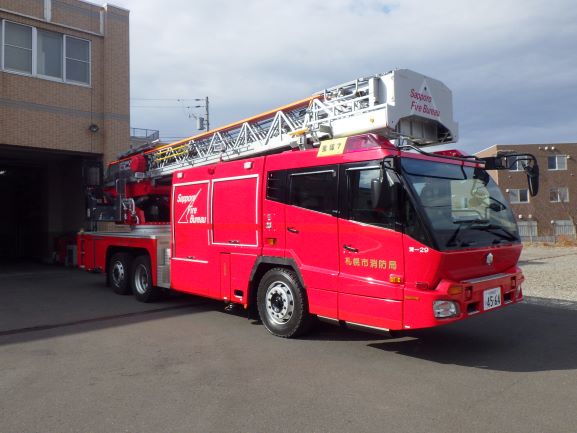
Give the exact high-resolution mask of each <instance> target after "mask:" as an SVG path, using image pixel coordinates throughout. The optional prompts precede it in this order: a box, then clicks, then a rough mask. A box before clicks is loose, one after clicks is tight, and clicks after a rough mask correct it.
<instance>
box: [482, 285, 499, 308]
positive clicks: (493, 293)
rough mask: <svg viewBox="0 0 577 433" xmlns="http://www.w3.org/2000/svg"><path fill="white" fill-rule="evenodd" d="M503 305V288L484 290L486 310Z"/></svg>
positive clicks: (484, 306)
mask: <svg viewBox="0 0 577 433" xmlns="http://www.w3.org/2000/svg"><path fill="white" fill-rule="evenodd" d="M500 305H501V288H500V287H495V288H494V289H487V290H485V291H484V292H483V309H484V310H485V311H487V310H491V309H492V308H497V307H499V306H500Z"/></svg>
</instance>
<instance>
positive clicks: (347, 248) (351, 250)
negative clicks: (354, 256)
mask: <svg viewBox="0 0 577 433" xmlns="http://www.w3.org/2000/svg"><path fill="white" fill-rule="evenodd" d="M343 248H344V249H345V250H347V251H350V252H351V253H358V252H359V250H358V249H357V248H355V247H351V246H350V245H347V244H345V245H343Z"/></svg>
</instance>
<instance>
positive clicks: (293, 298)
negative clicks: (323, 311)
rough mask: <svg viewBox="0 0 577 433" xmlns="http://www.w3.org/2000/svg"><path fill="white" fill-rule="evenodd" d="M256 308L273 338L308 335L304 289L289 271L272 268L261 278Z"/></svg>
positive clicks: (309, 324) (308, 322)
mask: <svg viewBox="0 0 577 433" xmlns="http://www.w3.org/2000/svg"><path fill="white" fill-rule="evenodd" d="M257 306H258V312H259V315H260V318H261V320H262V323H263V325H264V326H265V328H266V329H267V331H268V332H270V333H271V334H272V335H276V336H277V337H283V338H293V337H298V336H300V335H303V334H305V333H306V332H308V331H309V329H310V327H311V325H312V323H313V321H312V317H311V315H310V314H309V310H308V303H307V297H306V293H305V290H304V288H303V286H302V285H301V284H300V282H299V280H298V278H297V276H296V274H295V272H294V271H292V270H289V269H285V268H274V269H271V270H270V271H268V272H267V273H266V274H264V275H263V277H262V279H261V280H260V283H259V285H258V292H257Z"/></svg>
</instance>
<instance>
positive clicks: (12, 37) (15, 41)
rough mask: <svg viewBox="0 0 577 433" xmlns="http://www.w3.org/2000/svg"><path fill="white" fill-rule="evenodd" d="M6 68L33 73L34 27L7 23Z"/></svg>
mask: <svg viewBox="0 0 577 433" xmlns="http://www.w3.org/2000/svg"><path fill="white" fill-rule="evenodd" d="M4 68H5V69H7V70H10V71H16V72H24V73H27V74H31V73H32V27H28V26H23V25H20V24H15V23H10V22H5V24H4Z"/></svg>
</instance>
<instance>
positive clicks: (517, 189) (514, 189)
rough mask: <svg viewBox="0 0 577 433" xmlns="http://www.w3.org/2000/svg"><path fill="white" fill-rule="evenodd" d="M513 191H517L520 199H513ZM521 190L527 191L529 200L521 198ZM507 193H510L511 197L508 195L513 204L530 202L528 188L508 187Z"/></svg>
mask: <svg viewBox="0 0 577 433" xmlns="http://www.w3.org/2000/svg"><path fill="white" fill-rule="evenodd" d="M511 191H517V197H518V200H516V201H513V200H512V199H511ZM521 191H525V193H526V194H527V200H526V201H522V200H521V194H520V192H521ZM507 193H508V194H509V197H508V198H509V203H511V204H526V203H529V190H528V189H527V188H508V191H507Z"/></svg>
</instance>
